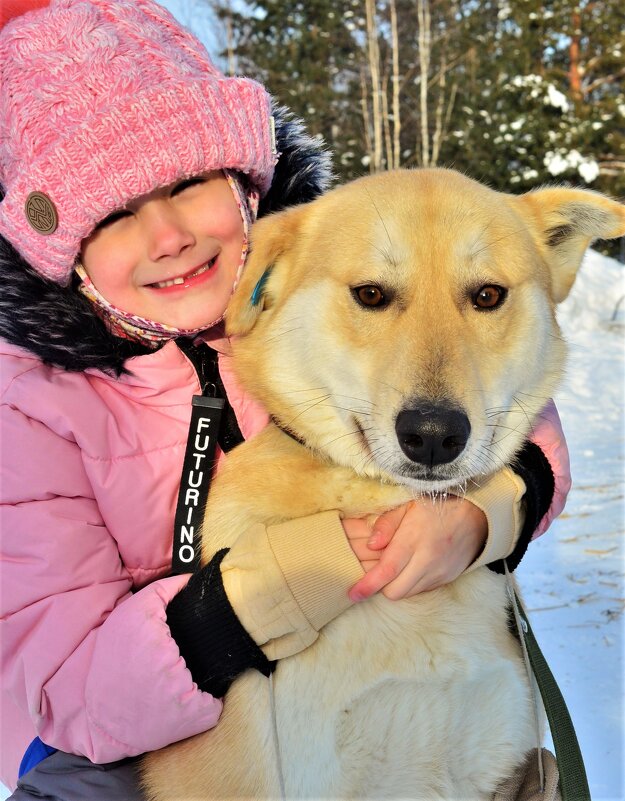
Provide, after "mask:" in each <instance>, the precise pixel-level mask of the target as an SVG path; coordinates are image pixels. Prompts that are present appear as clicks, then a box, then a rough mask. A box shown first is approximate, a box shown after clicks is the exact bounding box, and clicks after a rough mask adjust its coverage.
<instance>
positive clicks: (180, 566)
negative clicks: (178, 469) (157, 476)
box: [171, 395, 225, 575]
mask: <svg viewBox="0 0 625 801" xmlns="http://www.w3.org/2000/svg"><path fill="white" fill-rule="evenodd" d="M224 405H225V400H224V399H223V398H210V397H206V396H204V395H194V396H193V405H192V409H191V425H190V427H189V437H188V439H187V449H186V452H185V455H184V464H183V466H182V478H181V480H180V491H179V493H178V505H177V507H176V517H175V522H174V546H173V549H172V567H171V572H172V575H179V574H181V573H193V572H195V571H196V570H197V569H198V568H199V566H200V557H201V553H202V542H201V525H202V519H203V517H204V509H205V507H206V500H207V498H208V491H209V488H210V483H211V475H212V472H213V468H214V466H215V452H216V450H217V440H218V437H219V431H220V426H221V415H222V412H223V408H224Z"/></svg>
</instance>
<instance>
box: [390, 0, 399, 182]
mask: <svg viewBox="0 0 625 801" xmlns="http://www.w3.org/2000/svg"><path fill="white" fill-rule="evenodd" d="M389 7H390V12H391V48H392V52H393V73H392V77H391V85H392V87H393V161H392V166H393V168H394V169H396V170H397V169H399V165H400V161H401V149H400V148H401V145H400V136H401V111H400V107H399V88H400V83H399V36H398V35H397V7H396V5H395V0H390V3H389Z"/></svg>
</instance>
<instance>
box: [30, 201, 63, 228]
mask: <svg viewBox="0 0 625 801" xmlns="http://www.w3.org/2000/svg"><path fill="white" fill-rule="evenodd" d="M26 218H27V219H28V222H29V224H30V227H31V228H33V229H34V230H35V231H37V233H38V234H53V233H54V232H55V231H56V229H57V226H58V224H59V217H58V215H57V213H56V208H55V207H54V203H53V202H52V201H51V200H50V198H49V197H48V196H47V195H46V194H44V193H43V192H31V193H30V195H28V197H27V198H26Z"/></svg>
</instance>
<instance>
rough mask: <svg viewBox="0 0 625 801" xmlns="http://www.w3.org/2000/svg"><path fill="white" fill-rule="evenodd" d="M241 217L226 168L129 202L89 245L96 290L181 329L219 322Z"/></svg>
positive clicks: (85, 259) (235, 263) (86, 258)
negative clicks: (226, 175)
mask: <svg viewBox="0 0 625 801" xmlns="http://www.w3.org/2000/svg"><path fill="white" fill-rule="evenodd" d="M243 244H244V229H243V219H242V217H241V212H240V210H239V207H238V205H237V202H236V200H235V198H234V194H233V192H232V189H231V188H230V185H229V184H228V181H227V179H226V177H225V176H224V174H223V173H222V172H221V171H214V172H210V173H207V174H205V175H201V176H198V177H194V178H190V179H184V180H181V181H178V182H176V183H174V184H171V185H169V186H165V187H161V188H159V189H157V190H156V191H154V192H151V193H150V194H149V195H144V196H143V197H140V198H138V199H136V200H133V201H132V202H130V203H129V204H128V205H127V206H126V207H125V208H124V209H120V210H118V211H116V212H114V213H113V214H111V215H109V217H106V218H105V219H104V220H103V221H102V222H101V223H100V224H99V225H98V226H97V227H96V229H95V231H94V232H93V234H92V235H91V236H90V237H88V238H87V239H86V240H84V242H83V246H82V264H83V267H84V268H85V271H86V272H87V274H88V275H89V277H90V278H91V280H92V281H93V283H94V285H95V287H96V289H98V291H99V292H100V293H101V294H102V295H103V296H104V297H105V298H106V300H107V301H108V302H109V303H111V304H113V305H114V306H117V307H118V308H120V309H122V310H123V311H125V312H129V313H131V314H135V315H138V316H140V317H144V318H146V319H148V320H153V321H154V322H158V323H164V324H166V325H170V326H174V327H175V328H183V329H194V328H200V327H203V326H206V327H208V326H209V325H210V324H211V323H213V322H215V321H216V320H218V319H220V318H221V317H222V315H223V313H224V311H225V309H226V306H227V305H228V301H229V300H230V295H231V294H232V289H233V286H234V282H235V280H236V276H237V272H238V269H239V265H240V262H241V256H242V252H243Z"/></svg>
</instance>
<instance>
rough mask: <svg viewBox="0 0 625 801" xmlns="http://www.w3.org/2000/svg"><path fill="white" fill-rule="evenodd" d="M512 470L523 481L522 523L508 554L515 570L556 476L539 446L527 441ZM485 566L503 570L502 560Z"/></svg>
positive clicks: (549, 497)
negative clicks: (524, 488) (513, 545)
mask: <svg viewBox="0 0 625 801" xmlns="http://www.w3.org/2000/svg"><path fill="white" fill-rule="evenodd" d="M511 467H512V469H513V470H514V472H515V473H516V474H517V475H519V476H520V477H521V478H522V479H523V481H524V482H525V487H526V491H525V495H524V496H523V506H524V510H525V522H524V524H523V528H522V529H521V534H520V536H519V539H518V541H517V544H516V545H515V547H514V551H512V553H511V554H510V556H508V557H507V559H506V562H507V563H508V569H509V570H516V568H517V567H518V566H519V564H520V562H521V559H522V558H523V557H524V556H525V551H526V550H527V546H528V545H529V544H530V540H531V539H532V536H533V534H534V532H535V531H536V529H537V528H538V524H539V523H540V521H541V520H542V519H543V517H544V516H545V515H546V514H547V512H548V511H549V507H550V506H551V503H552V501H553V493H554V490H555V478H554V475H553V470H552V469H551V465H550V464H549V460H548V459H547V457H546V456H545V454H544V453H543V452H542V451H541V449H540V448H539V447H538V445H535V444H534V443H533V442H526V443H525V445H524V446H523V449H522V450H521V451H519V453H518V454H517V455H516V457H515V460H514V462H513V463H512V465H511ZM488 567H489V568H490V569H491V570H494V571H495V573H503V572H504V566H503V559H498V560H497V561H496V562H492V563H491V564H490V565H488Z"/></svg>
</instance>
